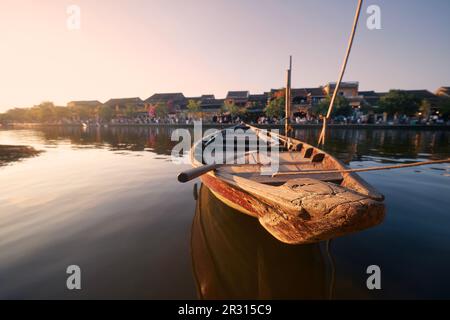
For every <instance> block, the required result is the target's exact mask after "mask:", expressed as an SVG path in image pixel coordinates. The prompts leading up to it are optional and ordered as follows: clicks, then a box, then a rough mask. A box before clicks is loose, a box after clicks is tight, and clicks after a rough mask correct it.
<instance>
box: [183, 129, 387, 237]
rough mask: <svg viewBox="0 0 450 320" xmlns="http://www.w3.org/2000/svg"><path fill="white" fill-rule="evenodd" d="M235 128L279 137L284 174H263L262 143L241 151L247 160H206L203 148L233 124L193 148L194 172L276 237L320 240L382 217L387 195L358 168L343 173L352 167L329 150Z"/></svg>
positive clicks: (268, 139) (361, 227) (271, 145)
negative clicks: (221, 162)
mask: <svg viewBox="0 0 450 320" xmlns="http://www.w3.org/2000/svg"><path fill="white" fill-rule="evenodd" d="M237 129H240V132H242V131H244V132H245V134H246V135H250V134H253V135H255V136H256V137H258V141H259V142H258V146H260V145H261V141H264V143H267V145H268V148H269V149H270V148H275V147H277V146H276V144H277V142H276V141H277V140H278V141H279V142H280V143H281V144H282V145H281V149H280V152H279V172H280V175H277V176H267V175H261V168H262V167H264V166H263V165H262V164H261V159H260V154H259V153H258V149H259V148H258V149H256V150H251V146H250V145H249V144H247V145H246V149H245V151H246V153H245V155H243V156H244V157H245V162H246V163H247V164H246V165H245V164H244V165H238V164H236V165H217V164H212V165H206V164H205V163H204V160H203V151H204V149H205V148H206V147H207V146H208V145H210V144H211V143H213V142H214V141H215V140H216V139H217V138H218V137H219V136H222V137H226V136H227V133H228V134H229V129H225V130H223V131H220V132H219V133H218V134H215V135H211V136H208V137H206V138H204V139H203V140H201V141H198V142H197V143H195V144H194V146H193V148H192V150H191V162H192V165H193V167H194V168H197V169H194V171H195V170H197V172H194V176H200V175H201V174H202V173H201V172H203V173H204V172H206V173H205V174H203V175H201V180H202V182H203V183H204V184H205V185H206V186H207V187H208V188H209V189H210V190H211V191H212V192H213V193H214V195H215V196H216V197H217V198H219V199H220V200H221V201H223V202H224V203H225V204H227V205H228V206H230V207H232V208H234V209H236V210H238V211H240V212H242V213H244V214H247V215H250V216H252V217H255V218H257V219H258V220H259V222H260V223H261V225H262V226H263V227H264V228H265V229H266V230H267V231H268V232H269V233H270V234H272V235H273V236H274V237H275V238H277V239H278V240H280V241H282V242H284V243H288V244H305V243H313V242H319V241H324V240H328V239H331V238H335V237H338V236H343V235H346V234H349V233H353V232H357V231H361V230H364V229H367V228H369V227H372V226H375V225H378V224H379V223H381V222H382V221H383V219H384V216H385V207H384V204H383V200H384V196H383V195H382V194H380V193H379V192H378V191H376V190H375V189H374V188H373V187H372V186H370V185H369V184H368V183H366V182H365V181H364V180H363V179H362V178H361V177H359V176H358V175H357V174H356V173H351V172H339V171H342V170H345V169H348V168H347V167H346V166H345V165H344V164H342V163H341V162H340V161H338V160H337V159H335V158H334V157H333V156H331V155H330V154H328V153H326V152H324V151H322V150H320V149H318V148H316V147H314V146H312V145H309V144H307V143H305V142H302V141H300V140H297V139H293V138H289V137H286V136H282V135H279V134H276V133H272V132H269V131H266V130H261V129H258V128H255V127H252V126H248V125H241V126H239V127H236V128H234V129H233V130H235V131H236V130H237ZM236 141H237V139H232V141H230V140H229V139H228V140H227V139H225V140H224V150H225V148H228V147H230V146H229V144H230V143H231V144H234V148H236ZM231 147H233V146H231ZM241 160H243V159H241ZM251 160H252V161H251ZM241 162H242V161H241ZM250 162H256V164H249V163H250ZM238 163H240V162H238ZM211 169H214V170H211ZM208 170H209V171H208ZM314 171H327V173H320V174H318V173H314ZM329 171H336V172H329ZM309 172H311V173H309ZM305 173H307V174H305ZM180 176H182V175H180ZM190 178H192V176H191V177H190ZM190 178H189V179H188V177H184V178H183V179H184V180H185V181H187V180H190ZM179 179H180V177H179ZM183 179H180V181H182V180H183Z"/></svg>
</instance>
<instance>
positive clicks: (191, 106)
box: [187, 100, 202, 117]
mask: <svg viewBox="0 0 450 320" xmlns="http://www.w3.org/2000/svg"><path fill="white" fill-rule="evenodd" d="M200 104H201V102H200V101H195V100H189V102H188V105H187V108H188V111H189V113H190V114H193V115H194V116H195V117H196V116H198V114H199V113H200V112H201V111H202V108H201V106H200Z"/></svg>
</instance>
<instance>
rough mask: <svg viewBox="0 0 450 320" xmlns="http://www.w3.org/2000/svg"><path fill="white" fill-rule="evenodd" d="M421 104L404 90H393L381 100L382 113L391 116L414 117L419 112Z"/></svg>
mask: <svg viewBox="0 0 450 320" xmlns="http://www.w3.org/2000/svg"><path fill="white" fill-rule="evenodd" d="M419 103H420V102H419V101H418V99H417V98H416V97H414V96H413V95H411V94H409V93H407V92H405V91H402V90H391V91H389V93H388V94H387V95H385V96H384V97H382V98H381V99H380V107H381V111H382V112H386V113H387V114H389V115H394V114H404V115H407V116H413V115H415V114H416V113H417V111H418V110H419Z"/></svg>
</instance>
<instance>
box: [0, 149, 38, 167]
mask: <svg viewBox="0 0 450 320" xmlns="http://www.w3.org/2000/svg"><path fill="white" fill-rule="evenodd" d="M41 152H42V151H38V150H36V149H34V148H33V147H29V146H10V145H6V146H5V145H0V167H1V166H6V165H8V164H9V163H11V162H17V161H21V160H23V159H26V158H32V157H36V156H38V155H39V154H40V153H41Z"/></svg>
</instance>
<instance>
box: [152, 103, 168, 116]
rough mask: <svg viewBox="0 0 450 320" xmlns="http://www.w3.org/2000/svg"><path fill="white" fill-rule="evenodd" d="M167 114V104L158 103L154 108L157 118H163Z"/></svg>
mask: <svg viewBox="0 0 450 320" xmlns="http://www.w3.org/2000/svg"><path fill="white" fill-rule="evenodd" d="M168 114H169V107H168V106H167V104H165V103H163V102H160V103H158V104H157V105H156V106H155V115H156V116H157V117H159V118H165V117H167V115H168Z"/></svg>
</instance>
